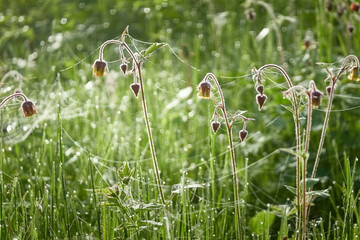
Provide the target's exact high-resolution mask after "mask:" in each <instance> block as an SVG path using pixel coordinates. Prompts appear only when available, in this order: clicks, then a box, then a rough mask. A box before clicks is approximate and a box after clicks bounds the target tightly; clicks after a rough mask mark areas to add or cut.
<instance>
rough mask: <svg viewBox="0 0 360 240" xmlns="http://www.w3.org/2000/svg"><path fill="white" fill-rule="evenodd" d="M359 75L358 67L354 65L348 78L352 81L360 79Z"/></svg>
mask: <svg viewBox="0 0 360 240" xmlns="http://www.w3.org/2000/svg"><path fill="white" fill-rule="evenodd" d="M357 75H358V68H357V67H354V68H353V69H352V70H351V72H350V74H349V76H348V79H349V80H351V81H359V80H360V79H359V77H358V76H357Z"/></svg>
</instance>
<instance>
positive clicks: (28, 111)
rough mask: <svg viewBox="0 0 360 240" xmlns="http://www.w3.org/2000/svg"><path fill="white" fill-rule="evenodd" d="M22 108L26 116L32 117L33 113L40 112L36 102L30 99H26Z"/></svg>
mask: <svg viewBox="0 0 360 240" xmlns="http://www.w3.org/2000/svg"><path fill="white" fill-rule="evenodd" d="M21 108H22V110H23V112H24V115H25V117H31V116H32V115H35V114H37V113H38V111H37V110H36V109H35V105H34V103H33V102H32V101H30V100H27V101H24V102H23V103H22V104H21Z"/></svg>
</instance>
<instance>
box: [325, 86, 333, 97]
mask: <svg viewBox="0 0 360 240" xmlns="http://www.w3.org/2000/svg"><path fill="white" fill-rule="evenodd" d="M331 90H332V87H331V86H327V87H326V94H327V95H328V96H330V94H331Z"/></svg>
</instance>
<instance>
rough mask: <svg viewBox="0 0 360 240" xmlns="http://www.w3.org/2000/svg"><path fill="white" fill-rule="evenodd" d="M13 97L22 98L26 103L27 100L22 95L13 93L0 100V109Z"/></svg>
mask: <svg viewBox="0 0 360 240" xmlns="http://www.w3.org/2000/svg"><path fill="white" fill-rule="evenodd" d="M14 97H22V98H23V99H24V101H25V102H26V101H27V98H26V96H25V95H24V94H23V93H14V94H11V95H10V96H8V97H6V98H5V99H4V100H2V102H1V103H0V107H2V106H3V105H4V104H5V103H6V102H7V101H9V100H10V99H11V98H14Z"/></svg>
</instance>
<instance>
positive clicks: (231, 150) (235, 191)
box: [204, 73, 242, 239]
mask: <svg viewBox="0 0 360 240" xmlns="http://www.w3.org/2000/svg"><path fill="white" fill-rule="evenodd" d="M209 77H211V78H212V79H213V80H214V82H215V84H216V87H217V89H218V91H219V93H220V99H221V105H219V106H218V107H219V108H220V109H221V111H222V113H223V115H224V119H225V123H226V128H227V133H228V138H229V145H230V157H231V164H232V171H233V185H234V197H235V211H236V216H237V226H235V227H237V231H238V237H239V239H242V232H241V215H240V204H239V203H240V202H239V191H238V183H237V175H236V172H237V171H236V162H235V150H234V146H233V141H232V131H231V129H232V124H231V123H230V122H229V118H228V116H227V114H226V108H225V99H224V95H223V92H222V90H221V87H220V84H219V81H218V80H217V78H216V77H215V75H214V74H212V73H207V74H206V76H205V78H204V80H205V81H206V79H208V78H209Z"/></svg>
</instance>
